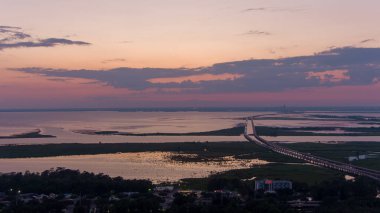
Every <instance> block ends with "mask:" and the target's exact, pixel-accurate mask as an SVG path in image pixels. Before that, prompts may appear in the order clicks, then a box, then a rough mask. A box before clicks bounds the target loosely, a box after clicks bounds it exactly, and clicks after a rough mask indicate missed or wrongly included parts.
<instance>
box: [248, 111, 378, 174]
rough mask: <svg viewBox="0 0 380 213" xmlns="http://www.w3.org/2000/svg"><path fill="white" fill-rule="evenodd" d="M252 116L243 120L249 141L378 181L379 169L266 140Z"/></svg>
mask: <svg viewBox="0 0 380 213" xmlns="http://www.w3.org/2000/svg"><path fill="white" fill-rule="evenodd" d="M253 118H254V117H249V118H247V120H246V122H245V130H244V137H245V138H246V139H247V140H248V141H250V142H253V143H256V144H257V145H259V146H262V147H265V148H267V149H270V150H272V151H274V152H277V153H280V154H283V155H286V156H289V157H293V158H296V159H301V160H303V161H306V162H308V163H310V164H313V165H316V166H321V167H326V168H330V169H335V170H338V171H341V172H346V173H348V174H352V175H359V176H366V177H369V178H371V179H374V180H377V181H380V171H376V170H372V169H367V168H363V167H359V166H354V165H351V164H347V163H342V162H339V161H333V160H330V159H326V158H322V157H318V156H314V155H311V154H308V153H302V152H299V151H296V150H293V149H289V148H286V147H283V146H280V145H278V144H277V143H273V142H270V141H267V140H265V139H264V138H262V137H260V136H259V135H258V134H257V132H256V128H255V124H254V122H253ZM248 125H251V126H252V134H249V133H248Z"/></svg>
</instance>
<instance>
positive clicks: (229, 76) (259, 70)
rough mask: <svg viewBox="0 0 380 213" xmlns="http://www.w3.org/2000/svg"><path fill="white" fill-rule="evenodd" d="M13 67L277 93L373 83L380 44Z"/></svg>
mask: <svg viewBox="0 0 380 213" xmlns="http://www.w3.org/2000/svg"><path fill="white" fill-rule="evenodd" d="M13 70H15V71H19V72H25V73H31V74H36V75H43V76H47V77H55V78H57V77H58V78H59V77H61V78H65V77H66V78H83V79H88V80H93V81H97V82H99V83H102V84H105V85H109V86H112V87H115V88H128V89H130V90H140V91H143V90H147V89H155V90H156V91H164V90H177V91H180V90H182V89H186V90H185V91H184V92H187V93H196V92H198V93H202V94H207V93H223V92H228V93H239V92H275V91H287V90H291V89H298V88H313V87H334V86H358V85H371V84H374V82H377V79H380V48H356V47H345V48H335V49H330V50H327V51H323V52H320V53H316V54H314V55H308V56H298V57H289V58H281V59H252V60H244V61H234V62H225V63H219V64H215V65H213V66H210V67H203V68H194V69H185V68H178V69H162V68H116V69H110V70H65V69H63V70H59V69H58V70H57V69H48V68H17V69H13ZM176 88H177V89H176Z"/></svg>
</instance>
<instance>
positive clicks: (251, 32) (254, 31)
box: [241, 30, 271, 36]
mask: <svg viewBox="0 0 380 213" xmlns="http://www.w3.org/2000/svg"><path fill="white" fill-rule="evenodd" d="M241 35H255V36H268V35H271V33H269V32H265V31H259V30H250V31H248V32H245V33H242V34H241Z"/></svg>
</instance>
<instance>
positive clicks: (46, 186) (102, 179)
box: [0, 168, 153, 195]
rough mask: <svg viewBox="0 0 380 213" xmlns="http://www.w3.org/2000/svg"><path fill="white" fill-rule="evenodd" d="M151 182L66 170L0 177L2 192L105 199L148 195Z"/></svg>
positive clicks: (11, 174) (59, 169)
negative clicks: (106, 196)
mask: <svg viewBox="0 0 380 213" xmlns="http://www.w3.org/2000/svg"><path fill="white" fill-rule="evenodd" d="M152 187H153V184H152V182H151V181H148V180H124V179H123V178H121V177H115V178H112V177H109V176H108V175H104V174H94V173H89V172H80V171H78V170H70V169H65V168H57V169H51V170H46V171H44V172H42V173H30V172H25V173H9V174H2V175H0V192H9V191H10V190H12V191H18V190H20V192H21V193H45V194H49V193H56V194H60V193H74V194H91V195H101V194H105V193H110V192H111V191H112V192H148V191H149V189H152Z"/></svg>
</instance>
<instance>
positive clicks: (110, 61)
mask: <svg viewBox="0 0 380 213" xmlns="http://www.w3.org/2000/svg"><path fill="white" fill-rule="evenodd" d="M124 61H127V60H126V59H125V58H114V59H107V60H104V61H102V63H103V64H108V63H114V62H124Z"/></svg>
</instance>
